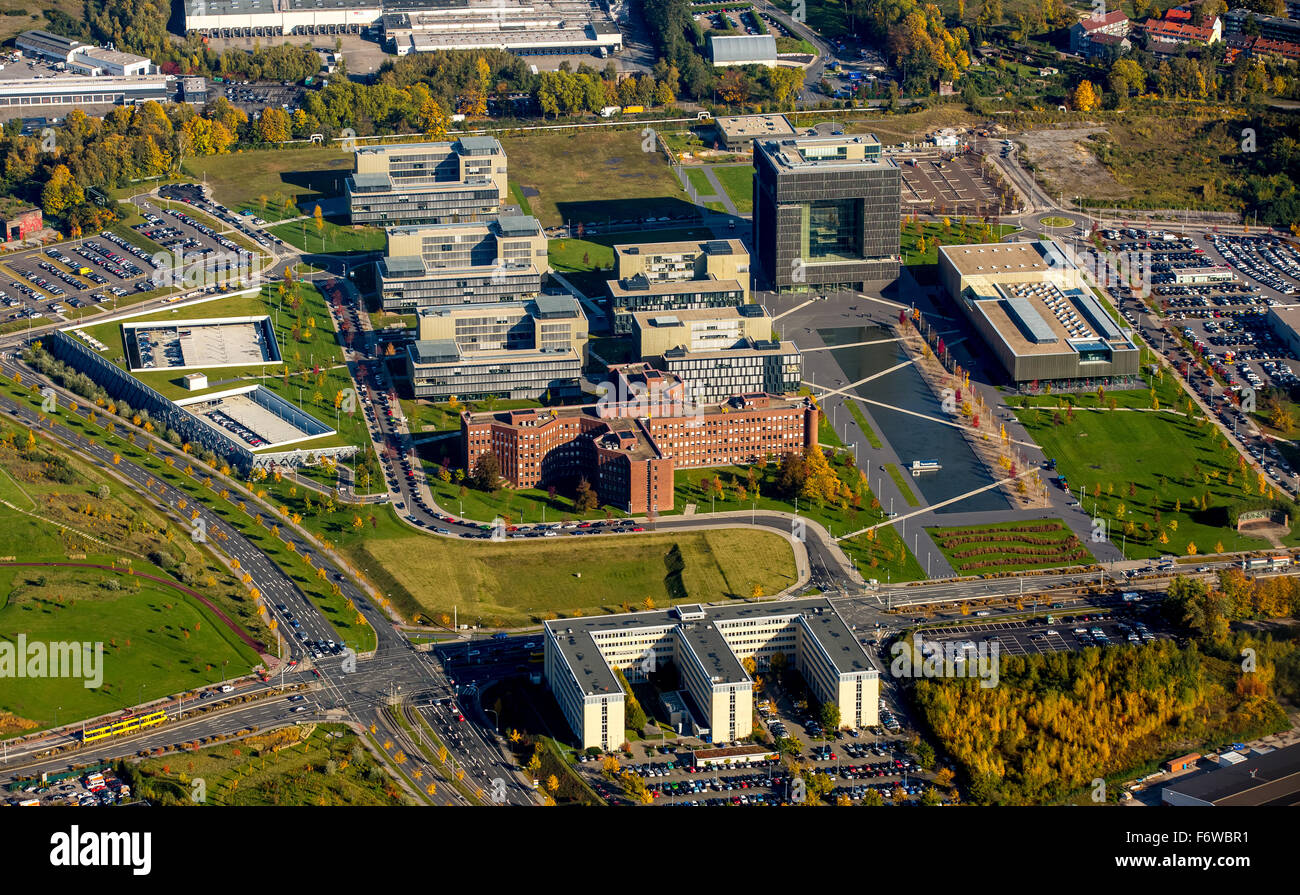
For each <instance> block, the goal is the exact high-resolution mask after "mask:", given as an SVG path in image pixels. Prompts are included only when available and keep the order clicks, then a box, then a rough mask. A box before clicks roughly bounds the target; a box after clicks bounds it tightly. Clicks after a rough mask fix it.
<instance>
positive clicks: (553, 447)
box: [461, 394, 818, 514]
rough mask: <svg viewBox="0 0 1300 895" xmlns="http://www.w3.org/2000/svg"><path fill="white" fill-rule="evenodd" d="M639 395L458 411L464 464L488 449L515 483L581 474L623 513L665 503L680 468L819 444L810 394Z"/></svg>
mask: <svg viewBox="0 0 1300 895" xmlns="http://www.w3.org/2000/svg"><path fill="white" fill-rule="evenodd" d="M656 410H657V411H658V412H657V413H656V412H655V410H647V409H646V407H645V405H643V404H642V405H638V404H636V403H635V402H632V403H628V402H610V403H602V404H589V405H583V406H581V407H556V408H546V409H538V410H510V411H504V412H500V413H469V412H466V413H462V414H461V435H462V441H463V443H464V446H465V454H464V461H465V467H466V469H473V467H474V464H475V462H476V461H477V460H478V458H479V456H480V455H481V454H483V453H484V452H489V451H490V452H491V453H492V454H494V455H495V456H496V458H497V462H498V464H499V465H500V467H501V475H502V476H503V477H504V478H505V479H506V480H507V481H509V482H510V483H511V484H512V485H514V486H515V487H518V488H535V487H546V486H548V485H551V484H559V483H563V482H574V481H576V480H578V479H579V478H586V479H587V481H588V482H590V483H591V485H592V487H593V488H594V489H595V490H596V493H597V494H598V495H599V497H600V500H601V502H602V503H607V504H610V505H611V506H617V507H620V508H622V509H624V510H625V511H626V512H629V513H637V514H641V513H646V512H649V511H650V509H651V508H653V509H655V510H671V509H672V507H673V473H674V471H675V470H676V469H678V468H682V469H686V468H691V467H700V466H727V465H731V464H735V463H754V462H757V461H759V460H762V459H763V458H765V457H767V456H772V457H780V456H782V455H783V454H787V453H791V452H795V451H803V450H804V448H805V447H808V446H809V445H813V444H816V443H817V425H818V410H817V408H816V407H815V406H814V405H813V404H812V402H811V401H809V400H807V399H806V398H784V397H780V396H777V395H766V394H755V395H739V396H736V397H734V398H731V399H729V400H728V401H726V402H723V403H722V404H716V405H709V406H696V407H685V406H684V405H674V404H671V403H665V404H658V405H657V406H656Z"/></svg>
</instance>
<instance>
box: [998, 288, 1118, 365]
mask: <svg viewBox="0 0 1300 895" xmlns="http://www.w3.org/2000/svg"><path fill="white" fill-rule="evenodd" d="M995 289H996V290H997V293H998V296H999V297H997V298H991V299H977V300H976V301H975V302H974V304H975V306H976V308H977V309H978V310H979V311H980V312H982V313H983V314H984V316H985V317H987V318H988V320H989V322H990V323H992V324H993V326H994V327H995V328H996V329H997V331H998V333H999V335H1001V336H1002V339H1003V340H1004V341H1005V342H1006V343H1007V345H1008V346H1009V347H1010V348H1011V350H1012V351H1014V352H1015V353H1016V354H1018V355H1043V354H1070V353H1073V352H1074V348H1072V347H1071V345H1072V344H1073V345H1087V344H1088V343H1096V342H1104V343H1106V344H1107V345H1112V346H1113V347H1119V348H1132V347H1133V346H1132V344H1131V343H1130V342H1129V341H1128V339H1126V338H1125V337H1124V335H1123V334H1122V333H1121V332H1120V330H1119V328H1118V327H1117V326H1116V325H1115V323H1114V321H1113V320H1111V319H1110V316H1109V315H1108V314H1107V313H1106V312H1105V310H1103V309H1102V308H1101V306H1100V305H1099V304H1098V303H1097V300H1096V299H1095V298H1093V297H1092V296H1091V295H1090V294H1089V293H1088V292H1087V291H1085V290H1083V289H1061V288H1059V287H1058V286H1056V285H1055V284H1054V283H1017V284H998V285H996V286H995Z"/></svg>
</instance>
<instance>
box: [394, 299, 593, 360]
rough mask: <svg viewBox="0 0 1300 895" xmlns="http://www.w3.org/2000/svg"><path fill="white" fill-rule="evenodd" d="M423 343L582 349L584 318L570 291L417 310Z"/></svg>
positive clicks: (471, 349) (465, 347) (508, 348)
mask: <svg viewBox="0 0 1300 895" xmlns="http://www.w3.org/2000/svg"><path fill="white" fill-rule="evenodd" d="M417 327H418V329H417V332H418V337H419V338H420V339H421V340H423V341H430V342H436V341H442V340H447V339H450V340H451V341H454V342H455V343H456V346H457V347H458V348H460V349H461V350H462V351H465V352H467V353H473V352H477V351H520V350H528V349H536V350H539V351H547V350H549V351H555V350H561V349H568V348H572V349H574V350H575V351H577V352H578V353H579V354H581V353H583V352H584V351H585V350H586V345H587V332H588V330H587V317H586V315H585V314H584V313H583V312H582V306H581V305H580V304H579V303H578V301H577V299H575V298H573V297H572V296H569V295H539V296H537V297H536V298H534V299H531V300H527V301H512V302H500V303H497V304H489V305H458V306H454V307H441V308H422V309H421V310H420V311H419V312H418V314H417Z"/></svg>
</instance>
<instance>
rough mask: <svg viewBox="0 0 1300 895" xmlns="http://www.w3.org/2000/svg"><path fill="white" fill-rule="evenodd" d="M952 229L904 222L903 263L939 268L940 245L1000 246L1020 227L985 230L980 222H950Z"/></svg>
mask: <svg viewBox="0 0 1300 895" xmlns="http://www.w3.org/2000/svg"><path fill="white" fill-rule="evenodd" d="M950 223H951V226H949V227H946V228H945V227H944V225H943V222H941V221H935V222H922V221H917V222H915V223H912V222H904V224H903V232H902V240H901V241H902V248H903V263H904V264H908V265H914V266H923V265H932V266H935V267H936V268H937V265H938V264H939V246H940V245H969V244H971V243H977V242H997V241H999V240H1000V239H1001V238H1002V237H1003V236H1006V235H1007V234H1008V233H1013V232H1015V231H1016V230H1017V229H1019V228H1017V227H1013V226H1011V225H1010V224H999V225H998V226H996V227H993V226H992V225H990V226H989V228H988V229H985V226H984V222H983V221H981V220H980V219H979V218H975V217H970V218H966V220H965V222H964V223H963V221H962V219H961V218H960V217H957V216H954V217H952V218H951V221H950ZM922 238H924V239H925V251H921V244H920V243H921V239H922Z"/></svg>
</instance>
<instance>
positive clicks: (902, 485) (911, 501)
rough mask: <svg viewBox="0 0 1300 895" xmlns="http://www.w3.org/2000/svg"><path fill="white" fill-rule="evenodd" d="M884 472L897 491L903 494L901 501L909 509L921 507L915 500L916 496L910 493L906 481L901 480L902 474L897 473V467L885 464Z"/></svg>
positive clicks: (909, 486)
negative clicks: (891, 480) (896, 487)
mask: <svg viewBox="0 0 1300 895" xmlns="http://www.w3.org/2000/svg"><path fill="white" fill-rule="evenodd" d="M885 472H887V473H889V477H890V478H891V479H893V480H894V484H895V485H897V486H898V490H899V491H901V492H903V500H905V501H906V502H907V505H908V506H909V507H919V506H920V505H921V502H920V501H918V500H917V499H916V495H915V494H913V493H912V486H911V485H909V484H908V483H907V479H905V478H903V474H902V473H901V472H900V471H899V469H898V466H897V465H895V464H893V463H886V464H885Z"/></svg>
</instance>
